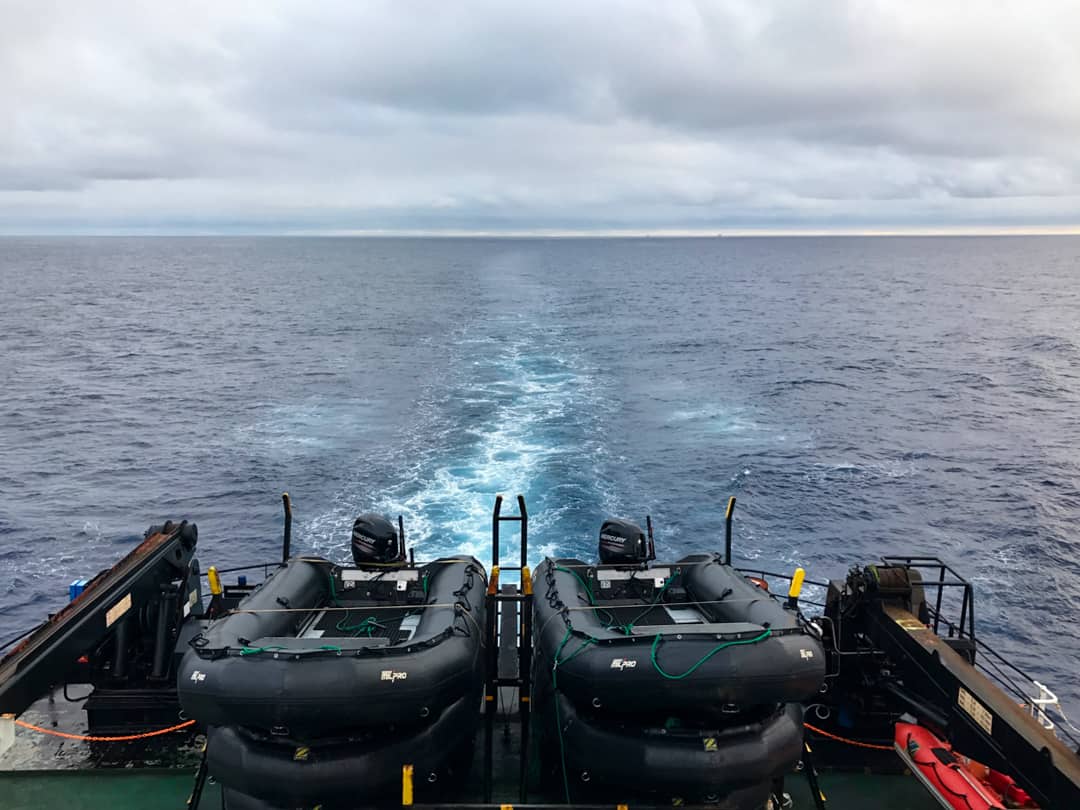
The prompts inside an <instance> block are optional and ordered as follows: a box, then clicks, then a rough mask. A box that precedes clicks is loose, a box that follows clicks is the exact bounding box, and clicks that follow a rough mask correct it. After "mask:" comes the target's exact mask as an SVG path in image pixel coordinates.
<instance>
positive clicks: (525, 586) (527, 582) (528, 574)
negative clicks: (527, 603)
mask: <svg viewBox="0 0 1080 810" xmlns="http://www.w3.org/2000/svg"><path fill="white" fill-rule="evenodd" d="M521 592H522V593H523V594H524V595H525V596H532V571H530V570H529V566H527V565H526V566H525V567H524V568H522V569H521Z"/></svg>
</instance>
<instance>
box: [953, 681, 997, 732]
mask: <svg viewBox="0 0 1080 810" xmlns="http://www.w3.org/2000/svg"><path fill="white" fill-rule="evenodd" d="M956 705H958V706H959V707H960V708H961V709H963V710H964V713H965V714H967V716H968V717H970V718H971V719H972V720H974V721H975V722H976V723H978V724H979V727H980V728H982V730H983V731H985V732H986V733H987V734H992V733H993V731H992V729H993V727H994V715H992V714H990V710H989V709H987V708H986V707H985V706H983V705H982V704H981V703H980V702H979V701H978V699H977V698H976V697H975V696H974V695H973V694H971V692H969V691H968V690H966V689H965V688H964V687H962V686H961V687H960V693H959V695H958V696H957V698H956Z"/></svg>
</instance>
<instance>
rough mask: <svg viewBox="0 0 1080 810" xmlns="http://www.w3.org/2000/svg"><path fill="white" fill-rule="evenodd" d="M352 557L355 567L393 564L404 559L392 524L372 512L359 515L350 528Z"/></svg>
mask: <svg viewBox="0 0 1080 810" xmlns="http://www.w3.org/2000/svg"><path fill="white" fill-rule="evenodd" d="M352 556H353V562H355V563H356V565H357V566H362V565H365V564H367V565H370V564H371V563H395V562H401V561H402V560H404V559H405V550H404V549H403V548H402V547H401V544H400V542H399V540H398V533H397V529H395V528H394V524H393V523H391V522H390V521H389V520H387V519H386V518H384V517H383V516H382V515H376V514H374V513H372V512H368V513H367V514H363V515H360V517H358V518H357V519H356V520H355V521H354V522H353V527H352Z"/></svg>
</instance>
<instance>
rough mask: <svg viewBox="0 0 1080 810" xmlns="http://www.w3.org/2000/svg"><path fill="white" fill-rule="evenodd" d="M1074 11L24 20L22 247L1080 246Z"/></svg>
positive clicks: (761, 8) (160, 10) (10, 41)
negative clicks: (482, 239)
mask: <svg viewBox="0 0 1080 810" xmlns="http://www.w3.org/2000/svg"><path fill="white" fill-rule="evenodd" d="M1078 43H1080V3H1077V2H1076V0H1066V1H1063V2H1057V1H1056V0H1024V2H1012V1H1011V0H1005V1H1004V2H999V1H997V0H996V1H995V2H992V3H989V2H986V0H979V1H978V2H963V1H962V0H949V2H942V1H941V0H896V1H895V2H893V1H892V0H889V1H886V0H879V1H878V2H874V1H873V0H867V2H844V0H812V1H811V0H777V1H776V2H766V0H740V1H738V2H721V1H720V0H717V2H677V1H676V0H670V1H668V0H665V2H656V0H646V1H643V2H634V0H617V1H615V2H603V1H602V0H588V1H587V2H582V0H573V2H571V0H565V2H564V0H549V1H548V2H543V3H540V2H517V0H515V2H506V0H500V1H499V2H467V1H462V2H457V1H455V2H450V3H447V2H404V1H403V0H392V1H391V2H362V1H361V0H346V1H345V2H335V0H320V2H315V3H305V2H300V0H292V1H291V2H275V0H256V1H253V2H224V1H223V0H190V2H177V3H163V2H148V3H137V2H134V0H132V1H131V2H114V0H94V2H91V3H87V2H56V1H55V0H0V233H9V234H11V233H429V232H434V233H506V234H518V233H552V234H558V233H598V234H600V233H717V232H719V233H725V234H726V233H739V232H758V231H761V232H907V231H931V232H939V231H944V232H950V231H978V232H981V231H1004V232H1015V231H1025V230H1034V231H1059V230H1065V231H1068V230H1072V231H1080V45H1078Z"/></svg>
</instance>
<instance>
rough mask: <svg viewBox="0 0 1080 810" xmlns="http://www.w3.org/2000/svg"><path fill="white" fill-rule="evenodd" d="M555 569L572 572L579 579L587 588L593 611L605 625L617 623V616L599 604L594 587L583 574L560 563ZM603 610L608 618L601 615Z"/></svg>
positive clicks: (566, 572)
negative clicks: (594, 593) (582, 576)
mask: <svg viewBox="0 0 1080 810" xmlns="http://www.w3.org/2000/svg"><path fill="white" fill-rule="evenodd" d="M555 570H556V571H562V572H563V573H564V574H570V576H572V577H573V578H574V579H576V580H577V581H578V583H579V584H580V585H581V587H582V588H583V589H584V590H585V595H586V596H588V597H589V605H590V606H591V607H592V609H593V613H595V614H596V618H597V619H599V620H600V621H601V622H602V623H603V625H604V627H608V628H609V627H611V626H612V625H613V624H614V623H615V617H614V616H612V615H611V611H609V610H607V609H606V608H602V607H598V606H597V604H596V597H595V596H594V595H593V592H592V588H590V587H589V583H588V582H586V581H585V580H584V579H582V578H581V575H580V574H578V572H577V571H575V570H573V569H572V568H563V567H562V566H558V565H556V566H555ZM601 611H603V612H604V613H606V614H607V618H606V619H605V618H604V617H602V616H601V615H600V612H601Z"/></svg>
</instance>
